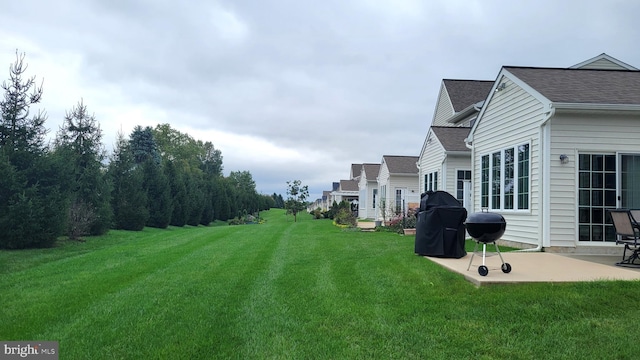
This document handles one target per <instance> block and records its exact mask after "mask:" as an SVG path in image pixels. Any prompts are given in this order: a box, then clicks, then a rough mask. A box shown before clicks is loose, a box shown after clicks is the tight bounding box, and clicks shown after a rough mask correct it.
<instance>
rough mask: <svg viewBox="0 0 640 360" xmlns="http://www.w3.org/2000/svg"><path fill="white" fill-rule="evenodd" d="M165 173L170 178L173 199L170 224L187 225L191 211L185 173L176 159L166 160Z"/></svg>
mask: <svg viewBox="0 0 640 360" xmlns="http://www.w3.org/2000/svg"><path fill="white" fill-rule="evenodd" d="M164 168H165V170H166V171H165V173H166V174H167V179H168V180H169V188H170V189H171V200H172V204H173V212H172V213H171V222H170V223H169V224H170V225H173V226H185V225H186V224H187V214H188V213H189V209H188V202H187V188H186V186H185V183H184V174H183V173H182V171H181V170H180V169H179V168H178V167H177V166H176V164H175V161H173V160H168V161H165V167H164Z"/></svg>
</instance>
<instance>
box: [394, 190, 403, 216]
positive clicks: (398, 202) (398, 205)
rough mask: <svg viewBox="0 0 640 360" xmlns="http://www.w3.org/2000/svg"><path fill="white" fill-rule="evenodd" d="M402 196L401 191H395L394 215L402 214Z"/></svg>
mask: <svg viewBox="0 0 640 360" xmlns="http://www.w3.org/2000/svg"><path fill="white" fill-rule="evenodd" d="M403 203H404V196H403V191H402V189H396V214H400V213H401V212H402V208H403V205H404V204H403Z"/></svg>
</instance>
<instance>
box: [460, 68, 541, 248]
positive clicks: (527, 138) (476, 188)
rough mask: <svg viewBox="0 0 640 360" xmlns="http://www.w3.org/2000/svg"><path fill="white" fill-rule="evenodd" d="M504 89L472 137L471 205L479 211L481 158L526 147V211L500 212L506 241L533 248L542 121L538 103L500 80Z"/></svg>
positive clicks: (537, 210) (538, 230) (536, 218)
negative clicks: (504, 84) (527, 184)
mask: <svg viewBox="0 0 640 360" xmlns="http://www.w3.org/2000/svg"><path fill="white" fill-rule="evenodd" d="M503 82H505V83H506V88H505V90H503V91H500V92H497V93H495V94H494V96H493V97H492V98H491V100H490V102H489V104H487V105H486V109H485V112H484V114H483V115H482V118H481V119H480V120H479V121H480V123H479V125H478V127H477V129H476V131H475V133H474V137H473V143H474V161H473V165H474V168H473V203H474V211H480V183H481V179H480V165H481V161H480V159H481V157H482V156H483V155H487V154H490V153H492V152H494V151H499V150H502V149H505V148H507V147H513V146H515V145H520V144H525V143H528V144H530V148H529V156H530V157H529V159H530V175H529V178H530V188H529V191H530V202H529V210H528V211H519V212H515V211H503V212H501V214H502V215H503V216H504V218H505V220H506V221H507V230H506V232H505V234H504V236H503V237H502V239H503V240H506V241H514V242H519V243H525V244H537V243H538V241H539V238H540V234H539V232H540V231H541V230H540V228H539V226H540V222H539V220H540V219H539V218H538V216H539V214H540V212H539V207H540V198H539V190H540V182H539V180H538V179H539V177H540V168H539V166H540V125H541V122H542V120H543V118H544V114H543V106H542V103H541V102H540V101H538V100H537V99H535V98H534V97H533V96H531V95H530V94H529V93H527V92H526V91H524V90H523V89H522V88H520V87H519V86H518V85H516V84H515V83H513V82H512V81H510V80H509V79H508V78H506V77H505V78H504V80H503Z"/></svg>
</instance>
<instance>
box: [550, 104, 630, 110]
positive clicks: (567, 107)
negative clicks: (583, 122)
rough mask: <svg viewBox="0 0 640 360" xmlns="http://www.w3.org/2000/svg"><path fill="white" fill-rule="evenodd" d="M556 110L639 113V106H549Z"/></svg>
mask: <svg viewBox="0 0 640 360" xmlns="http://www.w3.org/2000/svg"><path fill="white" fill-rule="evenodd" d="M551 106H552V107H553V108H555V109H556V110H566V111H640V104H595V103H566V102H554V103H552V104H551Z"/></svg>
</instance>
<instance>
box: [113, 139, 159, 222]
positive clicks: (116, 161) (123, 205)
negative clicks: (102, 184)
mask: <svg viewBox="0 0 640 360" xmlns="http://www.w3.org/2000/svg"><path fill="white" fill-rule="evenodd" d="M108 175H109V179H110V180H111V182H112V184H113V191H112V196H111V207H112V208H113V214H114V226H115V228H116V229H123V230H135V231H139V230H142V229H143V228H144V225H145V224H146V222H147V220H148V219H149V211H148V210H147V193H146V191H145V189H144V187H143V180H144V178H143V176H144V174H143V173H142V169H141V167H139V166H136V164H135V163H134V161H133V155H132V154H131V152H130V151H129V142H128V141H127V140H125V138H124V136H123V135H122V134H118V138H117V142H116V148H115V149H114V152H113V155H112V157H111V162H110V163H109V171H108Z"/></svg>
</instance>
